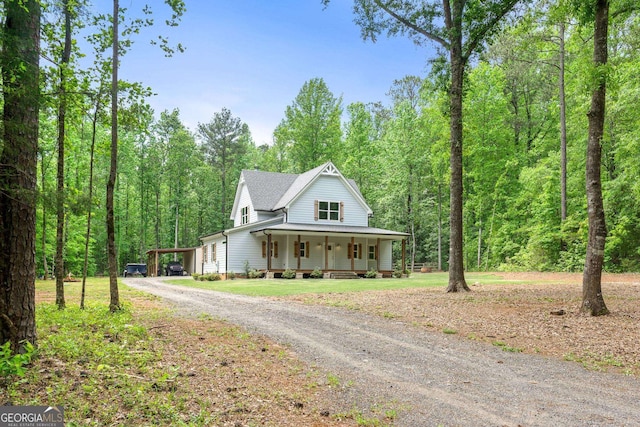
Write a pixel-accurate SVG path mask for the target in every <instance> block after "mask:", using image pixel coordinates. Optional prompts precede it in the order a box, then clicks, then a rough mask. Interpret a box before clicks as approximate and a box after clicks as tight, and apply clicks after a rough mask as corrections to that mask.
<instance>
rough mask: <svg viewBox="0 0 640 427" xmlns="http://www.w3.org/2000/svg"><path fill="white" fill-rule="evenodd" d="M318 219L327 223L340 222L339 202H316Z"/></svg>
mask: <svg viewBox="0 0 640 427" xmlns="http://www.w3.org/2000/svg"><path fill="white" fill-rule="evenodd" d="M318 218H319V219H325V220H329V221H339V220H340V202H323V201H319V202H318Z"/></svg>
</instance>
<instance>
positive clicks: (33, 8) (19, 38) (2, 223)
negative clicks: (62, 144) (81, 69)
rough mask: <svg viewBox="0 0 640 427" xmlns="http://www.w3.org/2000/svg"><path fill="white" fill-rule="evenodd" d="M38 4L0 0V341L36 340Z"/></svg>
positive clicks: (19, 347)
mask: <svg viewBox="0 0 640 427" xmlns="http://www.w3.org/2000/svg"><path fill="white" fill-rule="evenodd" d="M39 53H40V3H39V2H38V1H36V0H24V1H22V2H17V1H5V2H4V24H3V38H2V49H0V69H1V72H2V95H3V97H4V103H3V117H2V120H3V127H2V132H3V135H2V137H3V138H2V139H3V147H2V152H1V153H0V188H1V189H2V191H0V236H2V238H1V239H0V254H1V255H0V343H5V342H10V343H11V349H12V351H14V352H21V351H23V350H24V342H25V341H28V342H30V343H32V344H34V345H35V344H36V319H35V280H36V262H35V252H36V179H37V157H38V125H39V120H38V111H39V102H40V100H39V77H40V75H39V70H40V69H39V64H38V60H39Z"/></svg>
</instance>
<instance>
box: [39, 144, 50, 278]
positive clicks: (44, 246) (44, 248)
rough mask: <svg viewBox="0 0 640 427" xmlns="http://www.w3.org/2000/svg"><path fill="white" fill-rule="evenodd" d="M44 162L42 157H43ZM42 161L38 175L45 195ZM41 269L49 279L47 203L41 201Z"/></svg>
mask: <svg viewBox="0 0 640 427" xmlns="http://www.w3.org/2000/svg"><path fill="white" fill-rule="evenodd" d="M43 160H44V155H43ZM44 163H45V162H44V161H41V162H40V174H41V176H42V178H41V179H42V194H47V188H46V186H45V183H46V180H45V167H44ZM42 269H43V270H44V275H43V279H44V280H48V279H49V266H48V265H47V203H46V201H45V200H44V198H43V200H42Z"/></svg>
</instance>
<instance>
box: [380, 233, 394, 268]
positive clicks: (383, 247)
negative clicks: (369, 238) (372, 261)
mask: <svg viewBox="0 0 640 427" xmlns="http://www.w3.org/2000/svg"><path fill="white" fill-rule="evenodd" d="M392 243H393V241H391V240H382V241H381V242H380V248H378V253H379V255H378V256H379V257H380V270H393V259H392V257H393V251H392V250H391V249H392V248H391V245H392Z"/></svg>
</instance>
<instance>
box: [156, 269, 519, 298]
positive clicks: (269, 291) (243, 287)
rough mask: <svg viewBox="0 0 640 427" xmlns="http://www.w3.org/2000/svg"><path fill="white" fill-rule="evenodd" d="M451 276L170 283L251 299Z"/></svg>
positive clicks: (416, 284)
mask: <svg viewBox="0 0 640 427" xmlns="http://www.w3.org/2000/svg"><path fill="white" fill-rule="evenodd" d="M466 280H467V282H469V283H480V284H513V283H522V282H521V281H514V280H505V279H502V278H501V277H500V276H498V275H496V274H486V273H466ZM448 282H449V276H448V273H428V274H412V275H411V276H410V277H409V278H405V279H394V278H384V279H376V280H364V279H362V280H355V279H348V280H347V279H344V280H341V279H322V280H319V279H315V280H310V279H296V280H286V279H253V280H249V279H235V280H223V281H219V282H199V281H195V280H192V279H190V278H181V279H172V280H168V281H167V283H171V284H175V285H181V286H188V287H193V288H199V289H210V290H214V291H219V292H229V293H233V294H240V295H250V296H275V297H278V296H290V295H300V294H325V293H346V292H367V291H383V290H394V289H411V288H433V287H446V286H447V284H448Z"/></svg>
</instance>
